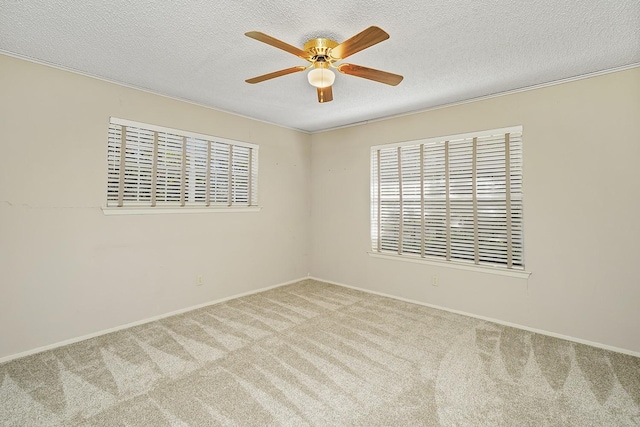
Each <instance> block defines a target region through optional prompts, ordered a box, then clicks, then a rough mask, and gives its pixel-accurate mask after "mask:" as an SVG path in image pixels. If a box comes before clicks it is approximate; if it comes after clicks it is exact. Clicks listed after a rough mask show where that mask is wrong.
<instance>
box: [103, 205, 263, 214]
mask: <svg viewBox="0 0 640 427" xmlns="http://www.w3.org/2000/svg"><path fill="white" fill-rule="evenodd" d="M261 209H262V207H261V206H231V207H208V208H206V207H195V206H185V207H166V206H156V207H154V208H151V207H148V206H144V207H142V206H141V207H131V206H128V207H121V208H118V207H114V206H103V207H102V213H103V214H105V215H158V214H202V213H212V212H225V213H231V212H259V211H260V210H261Z"/></svg>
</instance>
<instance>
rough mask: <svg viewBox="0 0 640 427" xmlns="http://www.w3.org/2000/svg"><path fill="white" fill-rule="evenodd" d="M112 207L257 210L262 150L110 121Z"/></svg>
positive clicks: (109, 200) (109, 195)
mask: <svg viewBox="0 0 640 427" xmlns="http://www.w3.org/2000/svg"><path fill="white" fill-rule="evenodd" d="M107 163H108V178H107V206H108V207H131V206H142V207H156V206H158V207H162V206H167V207H209V206H213V207H216V206H218V207H224V206H234V207H242V206H256V205H257V200H258V192H257V188H258V187H257V180H258V146H257V145H254V144H248V143H244V142H238V141H230V140H226V139H221V138H216V137H212V136H207V135H201V134H195V133H191V132H185V131H179V130H174V129H168V128H163V127H159V126H155V125H148V124H144V123H136V122H131V121H128V120H123V119H116V118H111V120H110V123H109V134H108V152H107Z"/></svg>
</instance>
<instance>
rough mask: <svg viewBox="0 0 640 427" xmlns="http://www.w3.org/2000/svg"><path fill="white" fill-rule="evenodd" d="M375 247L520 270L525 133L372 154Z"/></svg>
mask: <svg viewBox="0 0 640 427" xmlns="http://www.w3.org/2000/svg"><path fill="white" fill-rule="evenodd" d="M371 241H372V250H373V251H374V252H379V253H392V254H397V255H404V256H414V257H421V258H436V259H442V260H448V261H458V262H469V263H473V264H477V265H494V266H495V265H497V266H501V267H506V268H509V269H524V242H523V193H522V128H521V127H515V128H508V129H498V130H493V131H486V132H478V133H477V134H465V135H457V136H451V137H445V138H435V139H428V140H424V141H412V142H408V143H401V144H391V145H383V146H376V147H373V148H372V150H371Z"/></svg>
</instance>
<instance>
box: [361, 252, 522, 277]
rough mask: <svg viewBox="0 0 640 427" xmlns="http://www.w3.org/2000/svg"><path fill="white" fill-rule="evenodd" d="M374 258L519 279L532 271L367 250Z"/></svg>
mask: <svg viewBox="0 0 640 427" xmlns="http://www.w3.org/2000/svg"><path fill="white" fill-rule="evenodd" d="M367 253H368V254H369V256H370V257H372V258H382V259H389V260H395V261H405V262H413V263H417V264H427V265H435V266H437V267H447V268H454V269H457V270H468V271H476V272H478V273H488V274H497V275H500V276H509V277H516V278H518V279H528V278H529V276H531V272H530V271H524V270H509V269H506V268H501V267H492V266H489V265H475V264H468V263H465V262H458V261H440V260H435V259H427V258H418V257H414V256H407V255H391V254H386V253H379V252H367Z"/></svg>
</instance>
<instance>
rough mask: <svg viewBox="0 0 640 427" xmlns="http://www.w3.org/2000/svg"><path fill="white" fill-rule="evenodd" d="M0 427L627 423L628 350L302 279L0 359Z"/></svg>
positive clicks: (635, 375) (630, 421)
mask: <svg viewBox="0 0 640 427" xmlns="http://www.w3.org/2000/svg"><path fill="white" fill-rule="evenodd" d="M0 425H3V426H37V425H62V426H187V425H189V426H208V425H223V426H278V425H284V426H305V425H317V426H378V425H387V426H440V425H442V426H536V427H538V426H581V427H585V426H638V425H640V359H639V358H634V357H631V356H626V355H622V354H618V353H612V352H607V351H604V350H600V349H596V348H592V347H588V346H584V345H579V344H574V343H571V342H567V341H563V340H559V339H555V338H549V337H546V336H542V335H537V334H533V333H530V332H525V331H521V330H517V329H512V328H508V327H503V326H500V325H496V324H493V323H489V322H485V321H481V320H477V319H473V318H469V317H465V316H460V315H455V314H452V313H448V312H443V311H438V310H434V309H430V308H426V307H422V306H418V305H413V304H408V303H404V302H400V301H396V300H393V299H388V298H383V297H378V296H373V295H369V294H366V293H362V292H358V291H354V290H350V289H346V288H342V287H338V286H333V285H327V284H323V283H319V282H315V281H310V280H309V281H304V282H300V283H297V284H294V285H289V286H284V287H280V288H277V289H274V290H270V291H266V292H263V293H260V294H255V295H252V296H247V297H242V298H239V299H235V300H232V301H228V302H225V303H221V304H217V305H214V306H210V307H207V308H203V309H199V310H195V311H192V312H189V313H186V314H183V315H179V316H175V317H171V318H167V319H164V320H161V321H157V322H153V323H149V324H146V325H142V326H138V327H134V328H131V329H127V330H123V331H120V332H116V333H112V334H109V335H105V336H102V337H99V338H94V339H91V340H87V341H83V342H81V343H77V344H73V345H69V346H66V347H62V348H58V349H56V350H51V351H47V352H44V353H40V354H37V355H34V356H29V357H26V358H23V359H19V360H15V361H12V362H9V363H5V364H3V365H0Z"/></svg>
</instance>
